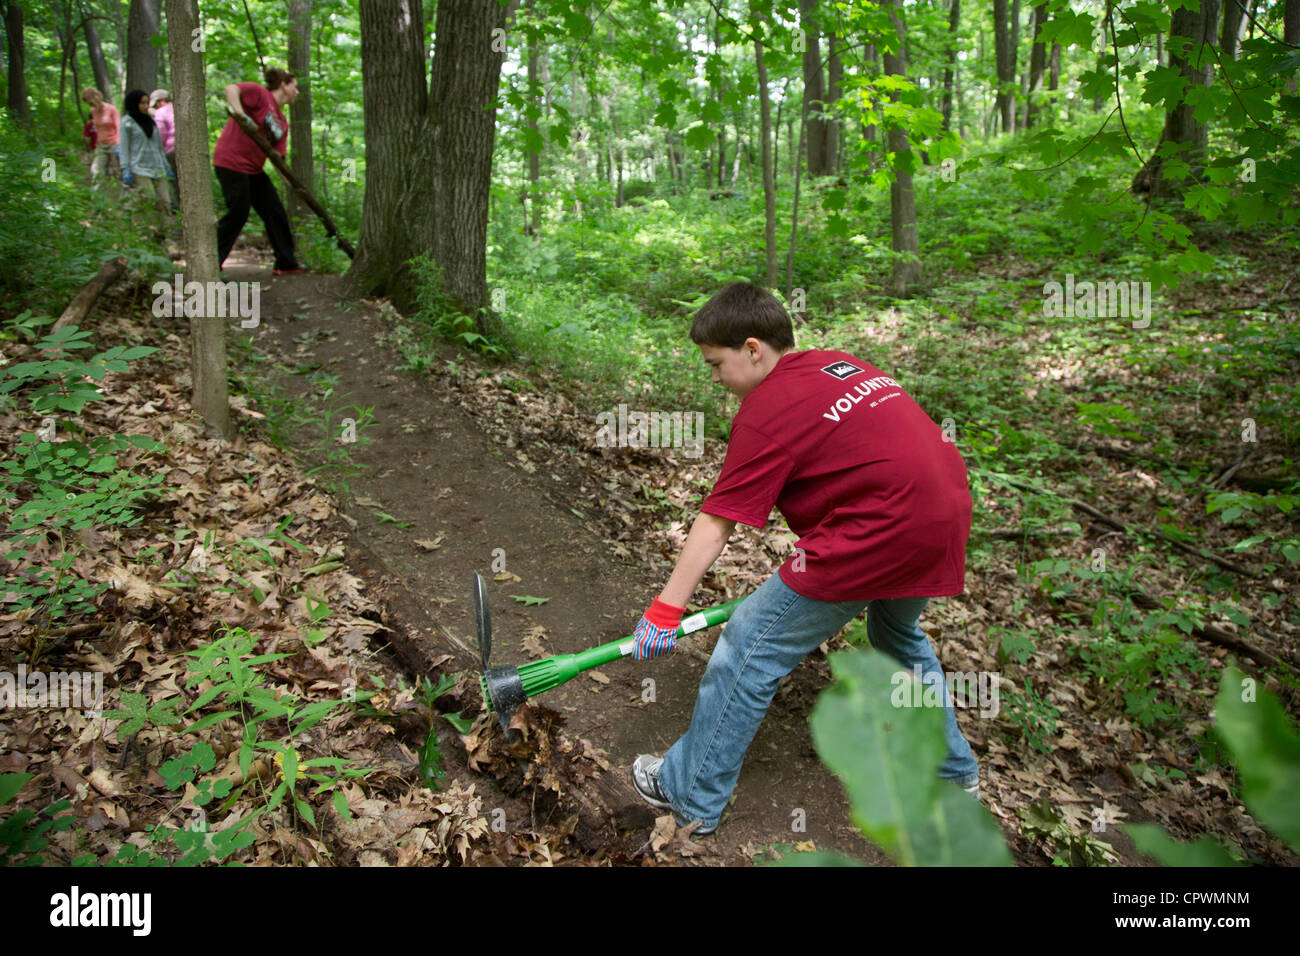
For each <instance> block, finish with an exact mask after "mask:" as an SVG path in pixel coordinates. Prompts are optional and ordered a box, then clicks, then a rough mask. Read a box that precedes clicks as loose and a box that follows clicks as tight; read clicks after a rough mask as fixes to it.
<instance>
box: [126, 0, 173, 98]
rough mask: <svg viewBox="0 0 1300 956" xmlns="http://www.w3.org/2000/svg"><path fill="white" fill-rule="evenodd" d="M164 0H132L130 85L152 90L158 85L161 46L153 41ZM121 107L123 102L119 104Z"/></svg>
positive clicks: (129, 41) (128, 58) (130, 17)
mask: <svg viewBox="0 0 1300 956" xmlns="http://www.w3.org/2000/svg"><path fill="white" fill-rule="evenodd" d="M161 6H162V0H131V10H130V13H129V14H128V21H127V52H126V88H127V91H128V92H129V91H131V90H144V91H145V92H146V93H149V92H151V91H152V90H153V89H155V88H156V87H157V86H158V47H156V46H154V45H153V44H152V43H150V42H149V40H150V38H152V37H153V36H155V35H156V34H157V33H158V25H159V13H160V8H161ZM118 108H119V109H120V108H121V104H118Z"/></svg>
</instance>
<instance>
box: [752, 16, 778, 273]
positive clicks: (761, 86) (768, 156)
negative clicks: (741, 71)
mask: <svg viewBox="0 0 1300 956" xmlns="http://www.w3.org/2000/svg"><path fill="white" fill-rule="evenodd" d="M754 62H755V65H756V66H757V68H758V108H759V141H760V142H761V143H762V149H761V152H762V156H763V249H764V252H765V260H766V263H767V287H768V288H769V289H775V288H776V181H775V179H774V177H773V166H772V103H771V98H770V97H769V96H768V90H767V66H766V64H764V62H763V43H762V41H761V40H759V39H758V38H757V37H755V39H754Z"/></svg>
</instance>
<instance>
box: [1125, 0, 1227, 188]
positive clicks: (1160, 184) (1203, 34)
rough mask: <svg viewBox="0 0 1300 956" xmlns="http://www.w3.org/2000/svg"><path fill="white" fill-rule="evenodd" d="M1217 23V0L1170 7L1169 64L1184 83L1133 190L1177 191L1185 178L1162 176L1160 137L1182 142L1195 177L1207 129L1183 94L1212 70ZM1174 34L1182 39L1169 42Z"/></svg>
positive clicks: (1210, 75) (1184, 158) (1205, 79)
mask: <svg viewBox="0 0 1300 956" xmlns="http://www.w3.org/2000/svg"><path fill="white" fill-rule="evenodd" d="M1229 2H1232V0H1229ZM1218 28H1219V0H1201V5H1200V9H1199V10H1176V11H1174V14H1173V21H1172V23H1171V24H1170V28H1169V36H1170V40H1171V42H1170V47H1169V65H1170V66H1171V67H1173V68H1174V69H1176V70H1179V71H1181V72H1182V74H1183V76H1184V78H1186V80H1187V82H1188V83H1189V84H1190V86H1189V87H1188V89H1187V91H1186V92H1185V93H1184V94H1183V99H1182V100H1181V101H1180V102H1178V103H1177V104H1176V105H1175V106H1174V108H1173V109H1172V110H1170V111H1169V112H1168V113H1167V114H1166V115H1165V126H1164V130H1163V132H1162V133H1161V135H1160V144H1159V146H1157V148H1156V151H1155V153H1153V155H1152V158H1151V159H1150V160H1149V161H1148V162H1147V164H1146V165H1145V166H1143V167H1142V168H1141V169H1140V170H1138V172H1137V175H1136V176H1134V178H1133V187H1132V188H1133V191H1134V192H1149V193H1150V194H1151V196H1152V198H1155V197H1163V196H1173V195H1176V194H1178V193H1181V192H1182V190H1183V188H1184V186H1183V184H1184V183H1186V182H1187V180H1186V179H1181V178H1180V179H1177V180H1170V179H1166V178H1165V177H1164V162H1165V157H1164V156H1162V155H1160V154H1161V150H1162V148H1163V147H1164V144H1165V143H1166V142H1169V143H1177V144H1181V145H1182V146H1183V148H1182V149H1181V150H1180V151H1179V152H1178V153H1176V155H1177V156H1178V158H1179V159H1180V160H1181V161H1182V162H1184V163H1186V164H1187V166H1188V167H1189V169H1190V173H1189V176H1190V178H1191V180H1192V181H1195V180H1198V179H1199V178H1200V177H1201V174H1202V172H1203V170H1204V168H1205V150H1206V147H1207V145H1208V143H1209V129H1208V127H1207V126H1206V124H1204V123H1201V122H1198V121H1197V119H1196V115H1195V108H1194V106H1193V105H1192V104H1191V103H1189V102H1187V98H1188V96H1189V95H1190V93H1191V91H1192V89H1193V88H1195V87H1197V86H1209V85H1210V82H1211V80H1212V78H1213V75H1214V58H1215V56H1214V47H1215V45H1216V43H1217V41H1218V33H1219V29H1218ZM1179 38H1180V39H1181V40H1182V42H1180V43H1174V42H1172V41H1173V40H1174V39H1179Z"/></svg>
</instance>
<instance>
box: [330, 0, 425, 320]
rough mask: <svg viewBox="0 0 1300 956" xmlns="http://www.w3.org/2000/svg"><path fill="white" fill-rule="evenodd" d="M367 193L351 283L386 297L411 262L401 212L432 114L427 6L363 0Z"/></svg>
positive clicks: (415, 1)
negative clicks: (418, 142)
mask: <svg viewBox="0 0 1300 956" xmlns="http://www.w3.org/2000/svg"><path fill="white" fill-rule="evenodd" d="M360 14H361V78H362V107H363V109H364V112H365V133H366V191H365V195H364V197H363V198H362V206H361V231H360V236H359V237H358V239H357V257H356V258H355V259H354V260H353V261H352V268H351V269H349V270H348V274H347V278H348V283H349V285H351V286H352V288H353V291H354V292H357V293H359V294H363V295H368V294H375V295H386V294H388V292H389V291H390V289H391V285H392V282H393V279H394V278H395V277H396V275H397V273H398V270H399V269H400V268H401V267H402V264H403V263H404V262H405V260H406V258H407V256H406V251H405V247H404V246H403V245H402V244H400V243H398V242H396V241H395V240H396V238H397V235H398V230H397V229H395V228H394V227H395V225H396V224H397V219H396V216H397V205H398V201H399V200H400V199H401V196H402V191H403V189H404V188H405V185H406V178H407V176H408V175H409V171H410V168H411V155H412V153H413V151H414V148H415V139H416V136H417V135H418V132H419V129H420V123H421V122H422V121H423V119H424V116H425V113H426V112H427V110H428V92H427V89H426V87H425V80H424V11H423V9H422V8H421V5H420V0H361V7H360Z"/></svg>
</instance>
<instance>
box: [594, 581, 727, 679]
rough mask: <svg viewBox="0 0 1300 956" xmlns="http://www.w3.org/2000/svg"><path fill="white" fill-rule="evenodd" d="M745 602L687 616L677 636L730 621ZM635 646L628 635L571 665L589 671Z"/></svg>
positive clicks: (629, 654) (617, 657) (627, 654)
mask: <svg viewBox="0 0 1300 956" xmlns="http://www.w3.org/2000/svg"><path fill="white" fill-rule="evenodd" d="M743 600H745V599H744V598H743V597H738V598H736V599H735V600H734V601H728V602H727V603H726V604H719V605H718V606H717V607H711V608H709V609H708V610H704V611H699V612H698V613H695V614H687V615H686V616H685V617H683V618H682V623H681V626H680V627H678V628H677V636H678V637H682V636H684V635H686V634H693V633H695V632H696V631H702V630H704V629H705V628H709V627H716V626H717V625H719V624H721V623H722V622H723V621H728V620H730V619H731V615H732V614H733V613H734V612H735V610H736V608H738V607H739V606H740V602H741V601H743ZM635 644H636V635H635V634H629V635H628V636H627V637H621V638H619V639H618V640H617V641H610V642H609V643H608V644H602V645H600V647H593V648H591V650H588V651H582V652H581V653H579V654H574V655H573V665H574V667H575V672H576V673H581V672H582V671H585V670H591V668H593V667H599V666H600V665H601V664H608V663H609V662H610V661H616V660H618V659H619V658H620V657H630V656H631V655H632V649H633V647H634V646H635Z"/></svg>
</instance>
